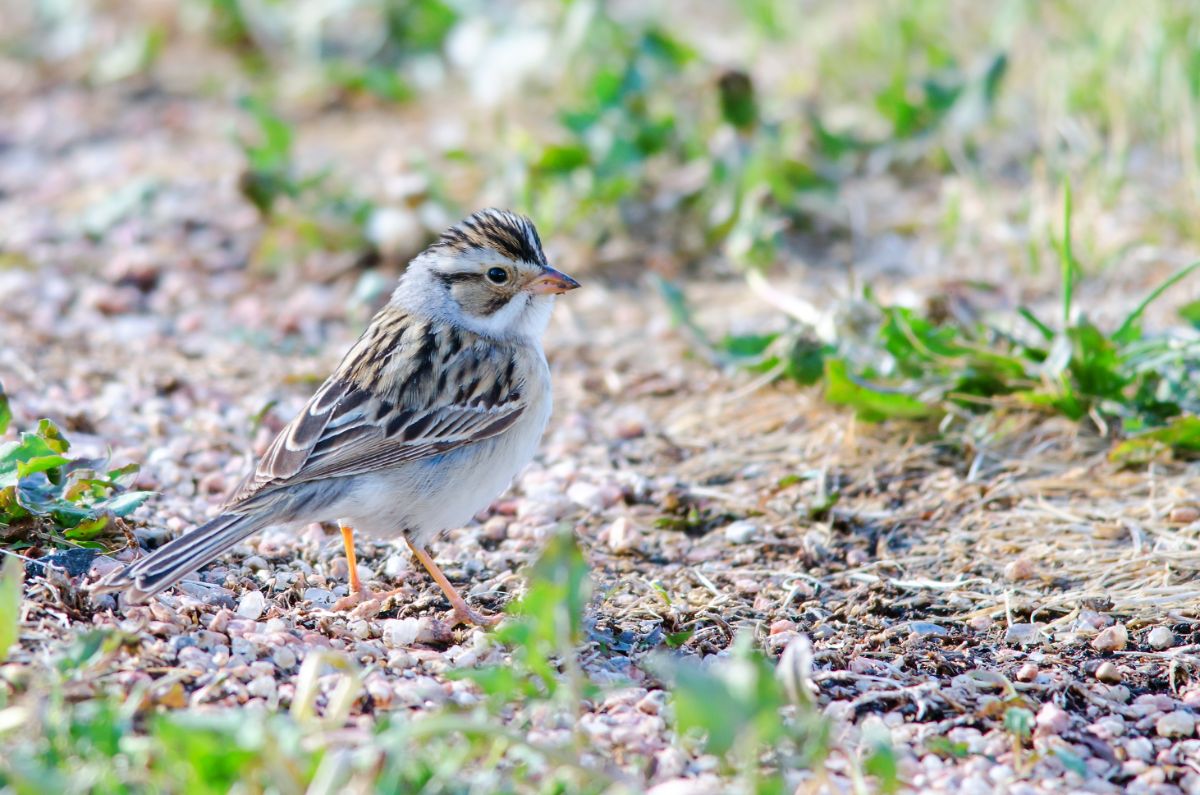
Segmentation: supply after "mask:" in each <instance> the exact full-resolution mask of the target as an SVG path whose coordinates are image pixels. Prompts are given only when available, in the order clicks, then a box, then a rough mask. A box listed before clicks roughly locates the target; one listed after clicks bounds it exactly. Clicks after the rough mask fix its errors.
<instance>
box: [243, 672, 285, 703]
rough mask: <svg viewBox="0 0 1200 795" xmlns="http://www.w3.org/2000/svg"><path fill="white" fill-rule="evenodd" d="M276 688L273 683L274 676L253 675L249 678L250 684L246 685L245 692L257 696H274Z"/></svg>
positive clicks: (268, 697)
mask: <svg viewBox="0 0 1200 795" xmlns="http://www.w3.org/2000/svg"><path fill="white" fill-rule="evenodd" d="M276 690H277V686H276V684H275V677H273V676H259V677H255V678H254V679H252V680H250V684H248V685H246V692H247V693H249V694H250V695H252V696H258V697H259V698H266V699H271V698H274V697H275V692H276Z"/></svg>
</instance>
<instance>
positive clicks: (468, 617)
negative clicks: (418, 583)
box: [404, 538, 504, 627]
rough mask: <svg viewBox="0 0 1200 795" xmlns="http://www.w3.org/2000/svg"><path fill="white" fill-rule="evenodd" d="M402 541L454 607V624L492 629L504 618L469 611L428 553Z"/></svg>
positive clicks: (463, 600) (407, 541) (464, 601)
mask: <svg viewBox="0 0 1200 795" xmlns="http://www.w3.org/2000/svg"><path fill="white" fill-rule="evenodd" d="M404 540H405V542H406V543H407V544H408V548H409V549H411V550H412V553H413V557H415V558H416V559H417V560H419V561H421V565H422V566H424V567H425V571H427V572H429V576H430V577H432V578H433V581H434V582H436V583H437V584H438V587H439V588H441V589H442V593H444V594H446V598H447V599H449V600H450V604H451V605H453V606H454V618H455V623H461V624H474V625H476V626H479V627H494V626H496V625H497V624H499V623H500V621H501V620H502V619H503V618H504V616H485V615H483V614H482V613H478V612H476V611H475V610H473V609H471V607H470V606H469V605H468V604H467V601H466V600H465V599H463V598H462V595H461V594H459V592H458V591H457V590H456V589H455V588H454V586H453V585H451V584H450V581H449V580H447V579H446V575H445V574H443V573H442V570H441V569H440V568H438V565H437V563H435V562H434V560H433V558H432V557H430V555H429V553H428V552H426V551H425V550H423V549H421V548H420V547H418V546H417V545H416V544H414V543H413V542H411V541H409V540H408V539H407V538H406V539H404Z"/></svg>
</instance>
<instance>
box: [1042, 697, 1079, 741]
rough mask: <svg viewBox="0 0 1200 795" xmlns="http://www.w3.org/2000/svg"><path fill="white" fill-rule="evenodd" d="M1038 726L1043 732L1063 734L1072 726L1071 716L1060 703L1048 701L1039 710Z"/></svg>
mask: <svg viewBox="0 0 1200 795" xmlns="http://www.w3.org/2000/svg"><path fill="white" fill-rule="evenodd" d="M1037 728H1038V731H1039V732H1040V733H1042V734H1050V735H1054V736H1058V735H1061V734H1062V733H1063V732H1065V731H1066V730H1067V729H1069V728H1071V716H1070V715H1069V714H1067V711H1066V710H1065V709H1063V708H1062V707H1060V706H1059V705H1058V704H1055V703H1054V702H1053V701H1047V702H1046V703H1045V704H1043V705H1042V708H1041V709H1039V710H1038V714H1037Z"/></svg>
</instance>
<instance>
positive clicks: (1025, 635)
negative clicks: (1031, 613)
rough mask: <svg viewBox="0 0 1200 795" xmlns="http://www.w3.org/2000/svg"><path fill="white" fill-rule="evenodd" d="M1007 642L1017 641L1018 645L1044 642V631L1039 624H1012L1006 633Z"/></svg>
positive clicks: (1005, 640) (1005, 639)
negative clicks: (1041, 630)
mask: <svg viewBox="0 0 1200 795" xmlns="http://www.w3.org/2000/svg"><path fill="white" fill-rule="evenodd" d="M1004 642H1005V643H1015V644H1017V645H1018V646H1031V645H1033V644H1034V643H1041V642H1042V633H1041V632H1040V631H1039V628H1038V625H1037V624H1010V625H1009V627H1008V630H1007V631H1006V632H1005V633H1004Z"/></svg>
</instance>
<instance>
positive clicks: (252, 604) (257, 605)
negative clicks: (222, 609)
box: [236, 591, 267, 621]
mask: <svg viewBox="0 0 1200 795" xmlns="http://www.w3.org/2000/svg"><path fill="white" fill-rule="evenodd" d="M266 609H267V598H266V597H265V596H263V595H262V591H248V592H247V593H246V594H245V595H244V596H242V598H241V600H240V601H239V602H238V606H237V611H236V612H237V614H238V615H239V616H241V617H242V618H248V619H250V620H251V621H257V620H258V618H259V616H261V615H262V614H263V611H264V610H266Z"/></svg>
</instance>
